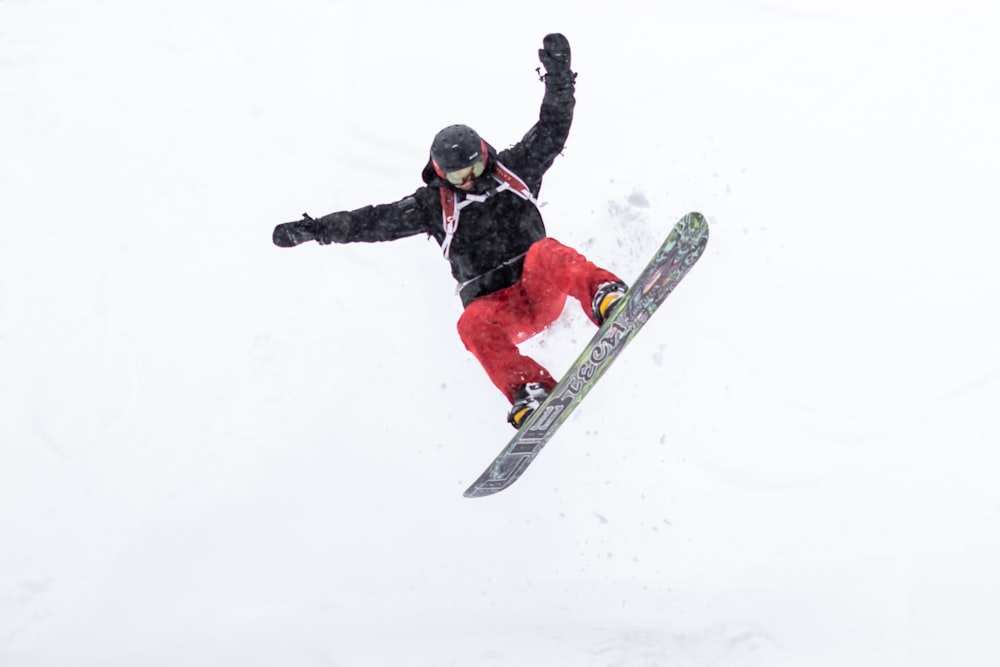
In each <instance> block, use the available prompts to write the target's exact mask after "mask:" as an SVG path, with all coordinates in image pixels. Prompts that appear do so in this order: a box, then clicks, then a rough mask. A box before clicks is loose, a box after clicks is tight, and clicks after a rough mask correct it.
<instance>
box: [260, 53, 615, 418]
mask: <svg viewBox="0 0 1000 667" xmlns="http://www.w3.org/2000/svg"><path fill="white" fill-rule="evenodd" d="M538 57H539V60H540V61H541V63H542V65H543V66H544V67H545V74H544V75H543V76H542V81H543V82H544V84H545V95H544V97H543V98H542V105H541V111H540V113H539V119H538V122H537V123H536V124H535V125H534V126H533V127H532V128H531V129H530V130H528V133H527V134H525V135H524V137H523V138H522V139H521V140H520V141H519V142H518V143H517V144H515V145H513V146H511V147H510V148H508V149H506V150H502V151H499V152H497V151H496V149H494V148H493V146H491V145H490V144H488V143H487V142H486V141H484V140H483V139H482V138H481V137H480V136H479V134H477V133H476V132H475V130H473V129H472V128H470V127H468V126H466V125H451V126H449V127H446V128H444V129H443V130H441V131H440V132H438V134H437V135H436V136H435V137H434V141H433V142H432V143H431V149H430V159H429V160H428V161H427V164H426V166H425V167H424V169H423V172H422V178H423V181H424V183H425V185H424V186H422V187H420V188H418V189H417V190H416V192H414V193H413V194H411V195H409V196H407V197H404V198H403V199H400V200H399V201H396V202H392V203H389V204H380V205H375V206H365V207H362V208H359V209H357V210H354V211H340V212H336V213H331V214H329V215H325V216H323V217H321V218H311V217H309V216H308V215H305V216H304V217H303V219H302V220H298V221H295V222H286V223H282V224H280V225H278V226H277V227H275V229H274V235H273V240H274V243H275V245H278V246H281V247H286V248H287V247H291V246H295V245H298V244H300V243H304V242H306V241H316V242H318V243H320V244H324V245H325V244H329V243H353V242H375V241H391V240H395V239H399V238H403V237H407V236H413V235H416V234H428V235H429V236H432V237H434V238H435V239H436V240H437V242H438V243H439V244H440V245H441V249H442V252H443V254H444V257H445V259H447V260H448V261H449V262H450V263H451V271H452V275H453V276H454V278H455V279H456V280H457V281H458V293H459V296H460V297H461V299H462V305H463V307H464V312H463V313H462V315H461V317H460V318H459V320H458V333H459V336H460V337H461V339H462V342H463V343H464V344H465V347H466V348H467V349H468V350H469V351H470V352H471V353H472V354H473V355H474V356H475V357H476V359H478V360H479V362H480V364H482V366H483V368H484V369H485V371H486V373H487V374H488V375H489V377H490V379H491V380H492V381H493V383H494V384H495V385H496V386H497V388H499V389H500V391H501V392H503V394H504V395H505V396H506V397H507V399H508V400H509V401H510V403H511V408H510V410H509V412H508V414H507V420H508V421H509V422H510V424H511V425H512V426H514V428H519V427H520V426H521V424H523V423H524V420H525V419H526V418H527V417H528V415H530V414H531V413H532V412H533V411H534V410H535V409H537V408H538V406H539V405H540V404H541V402H542V401H543V400H544V399H545V397H546V396H547V395H548V393H549V392H550V391H551V390H552V388H553V387H554V386H555V384H556V380H555V379H554V378H553V377H552V375H551V374H550V373H549V372H548V371H547V370H546V369H545V368H543V367H542V366H541V365H540V364H539V363H538V362H536V361H535V360H534V359H531V358H530V357H528V356H525V355H522V354H521V353H520V351H519V350H518V348H517V346H518V344H520V343H522V342H524V341H525V340H527V339H529V338H531V337H532V336H535V335H537V334H539V333H541V332H542V331H543V330H544V329H546V328H547V327H548V326H549V325H551V324H552V323H553V322H555V320H556V319H557V318H558V317H559V315H560V314H561V313H562V309H563V306H564V305H565V303H566V299H567V297H568V296H572V297H573V298H575V299H577V300H578V301H579V302H580V304H581V305H582V306H583V309H584V312H585V313H586V314H587V316H588V317H589V318H590V319H591V320H592V321H593V322H594V323H595V324H597V325H600V324H601V323H602V322H603V321H604V320H605V318H606V317H607V316H608V314H609V313H610V312H611V310H612V308H613V305H614V303H615V301H616V300H617V299H618V298H620V297H621V296H622V295H623V294H625V292H626V290H627V287H626V285H625V283H624V282H622V281H621V280H620V279H619V278H618V277H617V276H616V275H614V274H613V273H611V272H610V271H607V270H605V269H602V268H600V267H598V266H596V265H595V264H593V263H592V262H590V261H588V260H587V259H586V258H585V257H584V256H583V255H581V254H580V253H579V252H577V251H576V250H574V249H572V248H570V247H568V246H566V245H563V244H562V243H559V242H558V241H556V240H555V239H553V238H551V237H548V236H547V234H546V231H545V225H544V223H543V222H542V216H541V214H540V213H539V210H538V206H537V201H536V198H537V197H538V192H539V189H540V188H541V185H542V176H543V174H545V172H546V171H547V170H548V169H549V167H551V166H552V163H553V161H554V160H555V158H556V156H557V155H559V153H560V152H561V151H562V149H563V146H564V144H565V142H566V138H567V136H568V135H569V128H570V125H571V124H572V121H573V107H574V105H575V104H576V99H575V97H574V92H575V82H576V73H575V72H573V71H571V69H570V47H569V42H568V40H567V39H566V38H565V37H564V36H563V35H561V34H550V35H547V36H546V37H545V38H544V40H543V42H542V48H541V49H539V51H538ZM460 222H461V224H459V223H460Z"/></svg>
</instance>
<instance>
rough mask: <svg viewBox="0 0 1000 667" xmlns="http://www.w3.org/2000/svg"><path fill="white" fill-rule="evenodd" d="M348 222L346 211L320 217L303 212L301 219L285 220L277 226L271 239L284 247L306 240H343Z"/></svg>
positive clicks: (323, 243) (318, 241) (328, 241)
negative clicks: (312, 216)
mask: <svg viewBox="0 0 1000 667" xmlns="http://www.w3.org/2000/svg"><path fill="white" fill-rule="evenodd" d="M347 222H348V220H347V214H346V213H331V214H330V215H324V216H323V217H322V218H318V219H317V218H311V217H309V214H308V213H303V214H302V219H301V220H296V221H295V222H283V223H281V224H280V225H278V226H277V227H275V228H274V234H273V236H272V237H271V240H273V241H274V245H276V246H280V247H282V248H291V247H292V246H297V245H299V244H300V243H305V242H306V241H315V242H316V243H319V244H320V245H328V244H330V243H336V242H339V241H340V240H341V238H342V237H343V236H344V231H345V228H346V225H347Z"/></svg>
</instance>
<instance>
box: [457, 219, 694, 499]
mask: <svg viewBox="0 0 1000 667" xmlns="http://www.w3.org/2000/svg"><path fill="white" fill-rule="evenodd" d="M707 243H708V222H707V221H706V220H705V218H704V216H702V215H701V214H700V213H696V212H692V213H688V214H687V215H685V216H684V217H683V218H681V219H680V221H678V222H677V224H676V225H674V228H673V229H672V230H671V231H670V234H669V235H667V240H666V241H664V242H663V245H662V246H660V249H659V250H657V251H656V254H655V255H653V258H652V259H651V260H650V261H649V264H647V265H646V268H645V269H643V271H642V273H640V274H639V277H638V278H636V280H635V282H634V283H632V285H631V287H630V288H629V290H628V292H626V294H625V296H623V297H622V298H621V299H620V300H619V301H620V303H619V304H616V308H615V310H614V311H613V312H612V313H611V315H609V317H608V319H607V320H605V321H604V323H603V324H602V325H601V327H600V329H598V331H597V333H596V334H595V335H594V337H593V339H591V341H590V342H589V343H588V344H587V346H586V347H585V348H584V350H583V352H582V353H581V354H580V356H579V357H578V358H577V360H576V361H575V362H573V365H572V366H570V368H569V370H568V371H567V372H566V374H565V375H564V376H563V378H562V380H560V381H559V383H558V384H557V385H556V386H555V388H554V389H553V390H552V393H551V394H549V396H548V397H547V398H546V399H545V401H544V402H543V403H542V404H541V405H540V406H539V407H538V409H537V410H535V411H534V412H533V413H532V414H531V415H530V416H529V417H528V419H527V420H526V421H525V422H524V423H523V424H522V425H521V428H520V429H519V430H518V432H517V434H516V435H515V436H514V437H513V438H511V440H510V442H509V443H508V444H507V446H506V447H504V449H503V451H501V452H500V454H499V455H498V456H497V457H496V459H494V460H493V463H491V464H490V466H489V467H488V468H487V469H486V471H485V472H483V474H482V475H480V476H479V479H477V480H476V481H475V482H474V483H473V484H472V486H470V487H469V488H468V489H466V491H465V494H464V495H465V497H466V498H481V497H483V496H489V495H492V494H494V493H497V492H499V491H503V490H504V489H506V488H507V487H509V486H510V485H511V484H513V483H514V482H516V481H517V480H518V478H519V477H520V476H521V475H522V474H523V473H524V471H525V470H526V469H527V468H528V466H529V465H531V462H532V461H533V460H534V459H535V457H536V456H538V453H539V452H540V451H542V447H544V446H545V445H546V443H548V441H549V440H550V439H551V438H552V436H553V435H554V434H555V432H556V430H557V429H558V428H559V426H560V425H561V424H562V423H563V422H564V421H566V418H567V417H569V415H570V413H572V412H573V410H574V409H575V408H576V406H577V405H579V404H580V401H582V400H583V397H584V396H586V395H587V392H589V391H590V390H591V389H592V388H593V386H594V385H595V384H596V383H597V381H598V380H599V379H600V378H601V376H602V375H604V372H605V371H606V370H607V369H608V367H609V366H610V365H611V363H612V362H613V361H614V360H615V359H617V358H618V355H620V354H621V352H622V350H623V349H625V346H626V345H628V343H629V342H630V341H631V340H632V339H633V338H634V337H635V335H636V334H637V333H639V330H640V329H641V328H642V326H643V325H644V324H645V323H646V322H647V321H648V320H649V318H650V317H651V316H652V314H653V313H654V312H656V309H657V308H659V307H660V304H662V303H663V301H664V300H665V299H666V298H667V297H668V296H669V295H670V293H671V292H673V290H674V288H675V287H677V285H678V284H679V283H680V282H681V279H683V278H684V276H685V275H686V274H687V272H688V271H689V270H690V269H691V267H692V266H694V264H695V262H697V261H698V258H699V257H701V254H702V253H703V252H704V250H705V245H706V244H707Z"/></svg>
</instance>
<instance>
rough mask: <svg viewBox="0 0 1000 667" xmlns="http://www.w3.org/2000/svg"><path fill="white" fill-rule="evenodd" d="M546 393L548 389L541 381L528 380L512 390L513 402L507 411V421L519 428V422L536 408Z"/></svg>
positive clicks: (522, 421)
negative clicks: (514, 390)
mask: <svg viewBox="0 0 1000 667" xmlns="http://www.w3.org/2000/svg"><path fill="white" fill-rule="evenodd" d="M548 395H549V391H548V389H546V388H545V385H543V384H542V383H541V382H529V383H528V384H526V385H524V386H523V387H520V388H519V389H518V390H517V391H516V392H514V404H513V405H512V406H510V412H508V413H507V421H508V422H509V423H510V425H511V426H513V427H514V428H521V424H523V423H524V421H525V420H526V419H527V418H528V417H530V416H531V413H532V412H534V411H535V410H537V409H538V406H540V405H541V404H542V402H543V401H544V400H545V398H546V397H547V396H548Z"/></svg>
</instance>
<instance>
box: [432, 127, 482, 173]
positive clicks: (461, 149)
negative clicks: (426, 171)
mask: <svg viewBox="0 0 1000 667" xmlns="http://www.w3.org/2000/svg"><path fill="white" fill-rule="evenodd" d="M486 157H487V156H486V142H485V141H483V139H482V137H480V136H479V134H477V133H476V131H475V130H473V129H472V128H471V127H469V126H468V125H449V126H448V127H446V128H444V129H443V130H441V131H440V132H438V133H437V135H435V137H434V141H433V143H431V160H432V161H433V162H434V170H435V171H436V172H437V173H438V175H439V176H442V177H443V176H444V174H445V173H446V172H449V171H454V170H456V169H464V168H465V167H468V166H471V165H474V164H476V163H477V162H478V163H482V164H485V163H486Z"/></svg>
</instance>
